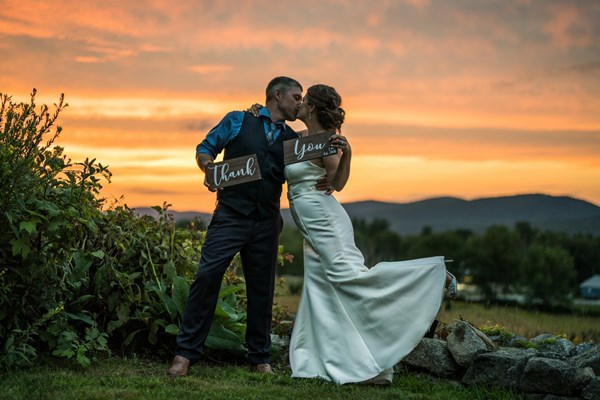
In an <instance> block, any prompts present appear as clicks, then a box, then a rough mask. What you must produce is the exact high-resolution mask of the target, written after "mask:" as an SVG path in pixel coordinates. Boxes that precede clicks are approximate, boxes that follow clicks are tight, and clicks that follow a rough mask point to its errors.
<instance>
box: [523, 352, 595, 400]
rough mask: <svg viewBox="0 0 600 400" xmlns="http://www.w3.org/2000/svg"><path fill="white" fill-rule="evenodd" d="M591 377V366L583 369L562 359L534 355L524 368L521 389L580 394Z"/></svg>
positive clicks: (566, 394)
mask: <svg viewBox="0 0 600 400" xmlns="http://www.w3.org/2000/svg"><path fill="white" fill-rule="evenodd" d="M591 379H593V371H592V370H591V368H590V369H587V370H585V371H583V368H573V367H572V365H571V364H569V363H568V362H565V361H562V360H555V359H550V358H542V357H532V358H530V359H529V360H528V361H527V364H526V365H525V369H524V370H523V375H522V378H521V383H520V389H521V390H522V391H524V392H528V393H547V394H554V395H557V396H571V395H578V394H579V393H580V391H581V389H582V388H583V387H585V386H586V385H587V384H588V382H589V381H590V380H591Z"/></svg>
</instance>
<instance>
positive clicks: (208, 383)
mask: <svg viewBox="0 0 600 400" xmlns="http://www.w3.org/2000/svg"><path fill="white" fill-rule="evenodd" d="M167 367H168V361H167V360H148V359H144V360H142V359H126V358H111V359H106V360H101V361H99V362H97V363H94V364H93V365H92V367H90V368H88V369H85V370H82V369H79V368H76V367H69V366H66V365H63V366H61V365H57V364H56V363H50V362H46V363H42V364H39V365H36V366H34V367H32V368H30V369H28V370H22V371H12V372H10V373H8V374H2V375H0V399H2V400H4V399H6V400H8V399H10V400H25V399H27V400H38V399H39V400H42V399H43V400H59V399H60V400H63V399H77V400H92V399H94V400H116V399H126V400H138V399H153V400H162V399H165V400H167V399H168V400H174V399H182V400H183V399H211V400H249V399H268V400H278V399H281V400H292V399H293V400H303V399H306V400H315V399H339V400H354V399H356V400H359V399H360V400H364V399H408V400H416V399H439V400H446V399H457V400H461V399H463V400H472V399H481V400H484V399H485V400H494V399H496V400H516V399H522V398H524V397H521V396H520V395H517V394H514V393H509V392H505V391H498V390H489V389H485V388H463V387H461V386H460V385H458V384H456V383H454V382H451V381H441V380H435V379H433V378H431V377H429V376H427V375H419V374H415V373H412V372H405V371H402V370H398V371H397V374H396V377H395V378H394V382H393V384H392V386H390V387H372V386H363V385H344V386H336V385H334V384H331V383H328V382H325V381H322V380H317V379H292V378H291V377H290V375H289V371H288V370H287V369H286V368H285V367H284V366H281V365H280V366H276V374H275V375H273V376H265V375H261V374H256V373H253V372H250V371H249V370H248V368H247V367H246V366H245V365H231V364H229V365H227V364H214V363H212V364H209V363H200V364H198V365H195V366H194V367H192V369H191V370H190V371H191V373H190V375H189V376H187V377H184V378H178V379H175V380H174V379H171V378H168V377H167V376H166V374H165V372H166V369H167Z"/></svg>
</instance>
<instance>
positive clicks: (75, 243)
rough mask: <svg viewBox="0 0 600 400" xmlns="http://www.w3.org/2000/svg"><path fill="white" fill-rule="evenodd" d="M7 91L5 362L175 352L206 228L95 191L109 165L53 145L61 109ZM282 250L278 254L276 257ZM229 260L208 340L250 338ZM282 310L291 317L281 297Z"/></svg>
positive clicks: (2, 183) (233, 347)
mask: <svg viewBox="0 0 600 400" xmlns="http://www.w3.org/2000/svg"><path fill="white" fill-rule="evenodd" d="M35 94H36V93H35V90H34V91H33V92H32V94H31V102H30V103H28V104H24V103H19V104H16V103H13V102H12V100H11V98H10V97H9V96H7V95H2V94H0V101H1V108H0V126H2V131H1V132H0V133H1V136H0V343H4V345H3V347H2V348H1V349H0V366H2V367H3V368H11V367H15V366H19V365H26V364H28V363H31V362H32V361H33V360H34V359H35V358H36V357H37V356H38V355H39V354H41V353H50V354H52V355H54V356H57V357H64V358H67V359H72V360H74V361H75V362H77V363H78V364H80V365H82V366H87V365H89V364H90V362H91V361H92V360H93V358H94V356H95V355H96V354H98V353H109V352H111V351H115V350H117V351H119V352H137V351H150V350H151V351H152V352H153V354H157V353H158V354H160V353H161V352H165V351H171V350H172V348H173V346H174V335H175V334H176V333H177V331H178V327H179V324H180V323H181V318H182V315H183V310H184V306H185V302H186V300H187V295H188V291H189V287H190V283H191V281H192V279H193V276H194V272H195V271H196V267H197V263H198V259H199V255H200V249H201V247H202V244H203V242H204V235H205V232H204V230H202V229H199V224H198V223H197V222H192V224H191V225H190V226H189V227H186V228H181V227H177V226H176V225H175V223H174V221H173V218H172V216H171V215H170V214H169V213H168V208H169V206H170V205H169V204H167V203H165V204H163V206H162V207H155V210H156V211H158V214H159V215H158V218H151V217H139V216H138V215H137V214H135V212H134V210H132V209H130V208H129V207H127V205H124V204H123V205H121V204H119V203H118V202H115V203H114V204H110V205H107V204H106V201H105V199H103V198H100V197H99V194H100V190H101V188H102V182H104V181H107V182H110V177H111V173H110V171H109V170H108V168H107V167H105V166H103V165H102V164H100V163H97V162H96V160H95V159H92V160H90V159H86V160H85V161H84V162H72V161H71V160H70V159H68V158H67V157H66V156H65V155H64V154H63V149H62V148H61V147H59V146H54V147H52V146H53V144H54V141H55V140H56V139H57V138H58V137H59V135H60V132H61V128H60V127H56V128H55V129H54V131H52V127H53V125H54V123H55V122H56V120H57V118H58V115H59V113H60V112H61V111H62V110H63V109H64V108H65V107H67V104H65V103H64V102H63V96H62V95H61V97H60V100H59V103H58V104H55V111H54V112H53V113H50V112H49V109H48V107H47V106H42V107H41V108H40V110H39V111H37V107H36V105H35ZM285 259H286V256H285V255H284V254H282V253H281V254H280V257H279V260H280V263H283V262H284V260H285ZM238 267H239V258H236V259H234V261H233V263H232V265H231V267H230V268H229V270H228V272H227V274H226V276H225V279H224V281H223V285H222V288H221V292H220V297H219V302H218V305H217V310H216V315H215V319H214V321H213V325H212V327H211V331H210V336H209V339H208V341H207V343H206V345H207V347H211V348H214V349H224V350H227V351H231V352H237V353H240V352H242V351H245V349H244V334H245V319H246V313H245V296H246V294H245V286H244V284H243V283H244V281H243V278H242V277H240V276H238V275H237V273H236V271H237V270H238ZM276 311H277V312H276V313H275V318H276V324H277V321H280V320H281V321H283V320H287V319H289V318H288V317H289V316H288V315H287V312H286V311H285V310H283V309H281V308H276Z"/></svg>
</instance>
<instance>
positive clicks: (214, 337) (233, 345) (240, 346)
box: [205, 323, 246, 352]
mask: <svg viewBox="0 0 600 400" xmlns="http://www.w3.org/2000/svg"><path fill="white" fill-rule="evenodd" d="M205 344H206V347H209V348H211V349H216V350H229V351H232V352H245V351H246V349H245V347H244V342H243V340H242V338H240V336H238V335H237V334H236V333H235V332H233V331H231V330H229V329H227V328H226V327H225V326H223V324H220V323H213V324H212V326H211V327H210V333H209V335H208V338H207V339H206V343H205Z"/></svg>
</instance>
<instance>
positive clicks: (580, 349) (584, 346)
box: [574, 342, 596, 356]
mask: <svg viewBox="0 0 600 400" xmlns="http://www.w3.org/2000/svg"><path fill="white" fill-rule="evenodd" d="M594 347H596V344H595V343H594V342H585V343H580V344H578V345H577V347H575V354H574V355H575V356H580V355H582V354H583V353H585V352H586V351H588V350H590V349H593V348H594Z"/></svg>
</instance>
